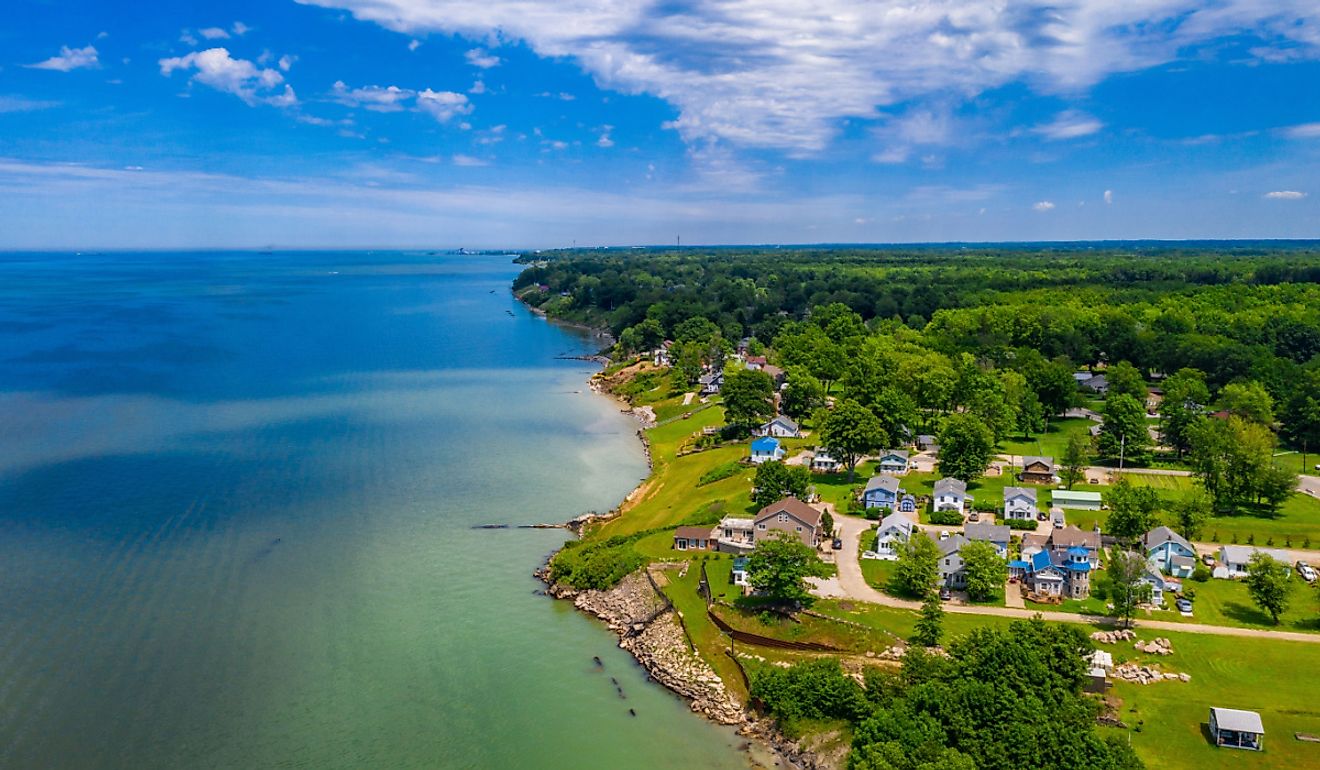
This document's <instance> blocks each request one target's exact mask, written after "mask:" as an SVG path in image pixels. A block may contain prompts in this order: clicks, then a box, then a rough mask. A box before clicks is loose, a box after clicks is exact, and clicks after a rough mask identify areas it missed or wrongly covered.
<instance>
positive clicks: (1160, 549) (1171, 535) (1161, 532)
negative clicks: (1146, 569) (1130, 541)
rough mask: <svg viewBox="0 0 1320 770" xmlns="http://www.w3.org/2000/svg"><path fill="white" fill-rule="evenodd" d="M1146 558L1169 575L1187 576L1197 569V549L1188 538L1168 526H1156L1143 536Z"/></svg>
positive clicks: (1153, 565) (1142, 541) (1142, 543)
mask: <svg viewBox="0 0 1320 770" xmlns="http://www.w3.org/2000/svg"><path fill="white" fill-rule="evenodd" d="M1141 545H1142V547H1144V548H1145V549H1146V560H1147V561H1149V562H1150V564H1151V566H1152V567H1154V568H1155V569H1157V570H1159V571H1160V572H1163V573H1165V574H1167V575H1173V576H1174V577H1179V578H1186V577H1191V576H1192V571H1193V570H1195V569H1196V549H1195V548H1193V547H1192V544H1191V543H1189V542H1187V538H1185V537H1183V536H1182V535H1180V534H1178V533H1177V532H1174V531H1173V530H1171V529H1169V528H1168V527H1156V528H1155V529H1152V530H1151V531H1149V532H1147V533H1146V534H1145V535H1143V536H1142V538H1141Z"/></svg>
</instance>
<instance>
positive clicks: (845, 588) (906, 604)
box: [814, 512, 1320, 644]
mask: <svg viewBox="0 0 1320 770" xmlns="http://www.w3.org/2000/svg"><path fill="white" fill-rule="evenodd" d="M833 515H834V528H835V531H836V532H837V533H838V535H837V536H838V537H839V538H840V539H841V540H842V541H843V548H842V549H841V550H840V551H839V552H838V554H837V557H836V559H835V563H836V564H837V565H838V568H839V577H838V579H837V580H835V579H831V580H825V581H820V586H819V588H818V589H817V590H816V591H814V593H816V594H817V595H819V596H825V597H832V598H839V599H854V600H858V601H864V602H871V603H872V604H880V605H884V606H886V607H900V608H903V609H910V610H915V609H917V608H918V607H919V606H920V603H919V602H915V601H911V600H908V599H899V598H896V597H893V596H889V595H888V594H884V593H881V592H880V591H877V590H876V589H874V588H872V587H871V586H870V585H868V584H867V582H866V579H865V578H864V577H862V567H861V564H859V563H858V561H857V554H858V553H859V548H858V546H859V544H860V542H861V536H862V533H863V532H866V531H867V530H868V529H870V528H871V524H872V522H870V521H868V520H866V519H861V518H857V517H855V516H847V515H844V514H840V513H837V512H835V513H834V514H833ZM944 609H945V611H946V612H957V613H962V614H966V615H996V616H999V617H1007V618H1030V617H1033V616H1035V615H1040V616H1041V617H1043V618H1044V619H1046V620H1053V621H1058V622H1062V623H1085V624H1088V625H1093V624H1097V623H1099V624H1105V625H1112V624H1113V623H1114V620H1113V618H1108V617H1099V616H1093V615H1078V614H1076V613H1071V612H1036V611H1034V610H1028V609H1017V608H1012V607H987V606H976V605H961V604H956V603H951V602H946V603H945V605H944ZM1136 627H1137V628H1139V629H1146V630H1159V631H1181V632H1186V633H1197V634H1217V635H1219V636H1246V637H1256V638H1267V639H1282V640H1288V641H1296V642H1307V643H1310V644H1320V634H1305V633H1301V632H1296V631H1268V630H1261V629H1254V628H1233V627H1230V626H1210V625H1204V624H1201V623H1175V622H1172V621H1162V620H1138V621H1137V622H1136Z"/></svg>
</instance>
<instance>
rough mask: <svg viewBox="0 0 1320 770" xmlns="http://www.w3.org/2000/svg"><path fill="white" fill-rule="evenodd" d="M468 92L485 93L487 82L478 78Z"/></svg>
mask: <svg viewBox="0 0 1320 770" xmlns="http://www.w3.org/2000/svg"><path fill="white" fill-rule="evenodd" d="M468 93H470V94H484V93H486V84H485V82H483V81H481V80H478V81H477V82H475V83H473V84H472V87H471V88H469V89H468Z"/></svg>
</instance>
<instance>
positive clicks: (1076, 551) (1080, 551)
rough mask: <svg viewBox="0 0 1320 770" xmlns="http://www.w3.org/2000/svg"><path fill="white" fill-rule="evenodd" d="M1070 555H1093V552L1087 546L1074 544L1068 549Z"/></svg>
mask: <svg viewBox="0 0 1320 770" xmlns="http://www.w3.org/2000/svg"><path fill="white" fill-rule="evenodd" d="M1068 555H1069V556H1090V555H1091V552H1090V551H1088V550H1086V549H1085V548H1083V547H1081V546H1080V545H1075V546H1073V547H1072V548H1069V549H1068Z"/></svg>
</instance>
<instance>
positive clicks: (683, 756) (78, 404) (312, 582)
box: [0, 253, 747, 769]
mask: <svg viewBox="0 0 1320 770" xmlns="http://www.w3.org/2000/svg"><path fill="white" fill-rule="evenodd" d="M516 273H517V267H516V266H514V265H511V264H510V261H509V258H508V257H503V256H501V257H472V256H459V255H428V254H420V253H411V254H404V253H381V254H368V253H319V254H310V253H309V254H275V255H259V254H165V253H154V254H113V255H104V256H77V255H22V254H10V255H0V360H2V361H3V367H0V767H6V768H10V767H12V768H80V769H81V768H135V769H142V768H449V767H454V768H469V767H470V768H522V767H528V768H530V767H536V768H631V767H640V768H739V767H745V766H746V764H747V761H746V758H745V756H744V754H743V753H742V752H740V751H739V750H738V748H737V747H738V746H739V745H740V744H741V741H740V740H739V739H737V738H736V736H734V735H733V734H732V733H731V732H730V731H728V730H725V729H721V728H718V727H716V726H714V725H711V724H709V723H707V722H705V721H704V720H702V719H700V718H698V717H696V716H694V715H692V714H691V713H690V712H689V711H688V709H687V707H686V704H684V703H683V702H681V701H679V700H678V699H677V698H675V697H673V696H672V695H671V694H670V693H668V692H667V691H665V690H663V689H661V688H660V687H658V686H657V685H654V684H650V683H647V682H646V677H645V674H644V672H642V671H641V670H640V669H639V668H638V667H637V666H636V665H635V664H634V662H633V661H632V659H631V658H630V657H629V656H628V655H627V654H625V653H623V652H622V651H620V650H619V649H618V648H617V646H616V640H615V638H614V637H613V635H612V634H610V633H609V632H608V631H607V630H605V629H604V628H603V626H601V625H600V624H599V623H597V622H595V621H594V620H591V619H588V618H586V617H583V616H582V615H580V614H578V613H576V612H574V611H573V610H572V608H571V607H570V606H569V605H568V604H566V603H563V602H554V601H551V600H549V599H546V598H544V597H542V596H539V595H537V593H536V592H537V590H538V588H539V587H540V586H539V584H538V583H537V582H536V581H535V580H534V579H533V578H532V577H531V572H532V570H533V569H534V568H535V567H536V566H537V565H538V564H539V563H540V562H541V561H542V559H543V558H544V557H545V555H546V554H547V553H549V552H550V551H551V550H552V549H554V548H555V547H557V545H558V544H559V543H561V542H562V541H563V539H564V536H565V535H564V533H563V532H562V531H558V530H520V529H507V530H479V529H473V526H474V525H478V524H486V523H502V524H503V523H507V524H519V523H533V522H557V521H563V520H565V519H567V518H570V517H572V516H574V515H577V514H579V513H582V512H584V511H587V510H605V509H608V508H610V507H612V506H613V505H614V504H616V503H617V502H618V501H619V500H620V499H621V498H622V497H623V496H624V495H625V494H626V493H627V492H628V491H629V490H630V489H631V488H632V487H633V486H634V485H635V484H636V483H637V482H638V480H639V479H640V478H641V477H642V476H643V475H644V474H645V472H646V468H645V461H644V458H643V454H642V448H641V445H640V443H639V442H638V440H637V439H636V437H635V436H634V433H635V430H636V425H635V424H634V423H633V422H632V421H631V420H630V419H629V418H627V417H625V416H623V415H621V414H619V413H618V412H617V411H616V410H615V409H614V408H613V406H612V405H611V404H610V403H609V402H608V401H607V400H605V399H603V398H600V397H596V396H593V395H591V394H590V393H589V392H588V391H587V389H586V387H585V380H586V378H587V377H588V376H589V375H590V373H591V371H592V369H591V367H590V365H588V364H585V363H583V362H580V361H572V360H564V359H562V358H559V357H560V356H569V355H576V354H582V353H585V352H591V351H592V348H593V341H592V340H590V339H587V338H586V337H585V336H583V335H579V334H574V333H571V332H568V331H565V330H563V329H560V328H556V327H554V326H552V325H550V324H548V323H546V322H545V321H543V320H541V319H538V318H536V317H534V316H532V315H531V314H530V313H528V312H526V311H525V310H524V309H522V308H521V307H520V306H519V305H518V304H517V303H516V302H515V301H514V300H513V299H512V298H511V297H510V295H509V292H508V283H509V281H510V280H511V279H512V277H513V276H514V275H516ZM593 656H599V657H600V658H601V659H602V660H603V661H604V664H605V665H604V671H603V672H602V671H601V670H598V669H597V668H596V667H595V666H594V664H593V663H592V657H593ZM611 677H614V678H617V680H618V681H619V683H620V684H621V686H622V688H623V690H624V693H625V694H626V696H627V697H626V699H621V698H620V697H619V695H618V694H617V692H616V690H615V687H614V685H613V684H612V683H611V682H610V678H611ZM629 709H633V710H634V711H635V712H636V716H635V717H634V716H631V715H630V714H629Z"/></svg>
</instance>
